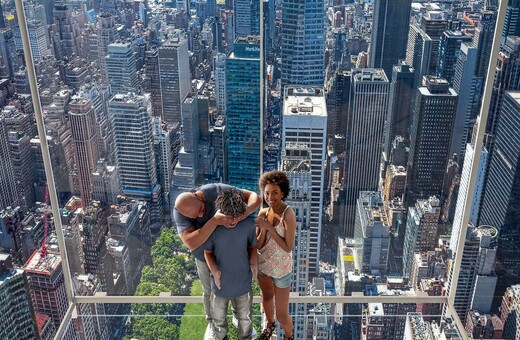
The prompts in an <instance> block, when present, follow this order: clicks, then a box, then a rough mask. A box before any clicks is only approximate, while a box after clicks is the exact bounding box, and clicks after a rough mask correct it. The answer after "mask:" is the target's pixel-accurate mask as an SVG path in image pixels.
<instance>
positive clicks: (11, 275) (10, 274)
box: [0, 6, 38, 339]
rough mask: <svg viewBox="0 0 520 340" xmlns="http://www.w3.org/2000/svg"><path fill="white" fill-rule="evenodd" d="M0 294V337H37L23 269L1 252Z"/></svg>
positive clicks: (9, 256)
mask: <svg viewBox="0 0 520 340" xmlns="http://www.w3.org/2000/svg"><path fill="white" fill-rule="evenodd" d="M0 7H1V6H0ZM0 14H1V13H0ZM0 296H1V297H2V298H1V302H0V324H1V325H2V327H1V328H0V337H1V338H2V339H37V338H38V330H37V329H36V319H35V317H34V310H33V308H32V305H31V299H30V296H29V290H28V286H27V279H26V275H25V273H24V271H23V269H21V268H16V267H15V266H14V265H13V259H12V257H11V255H8V254H2V253H0Z"/></svg>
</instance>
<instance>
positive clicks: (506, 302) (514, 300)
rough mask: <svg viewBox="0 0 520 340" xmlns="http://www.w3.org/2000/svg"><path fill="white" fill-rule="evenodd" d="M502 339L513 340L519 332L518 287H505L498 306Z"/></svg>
mask: <svg viewBox="0 0 520 340" xmlns="http://www.w3.org/2000/svg"><path fill="white" fill-rule="evenodd" d="M500 312H501V314H500V319H501V320H502V322H503V323H504V334H503V336H504V338H505V339H514V338H515V336H517V335H518V332H519V331H520V285H514V286H511V287H507V289H506V292H505V294H504V297H503V298H502V304H501V306H500Z"/></svg>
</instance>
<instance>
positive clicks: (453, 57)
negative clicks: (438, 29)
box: [436, 31, 471, 84]
mask: <svg viewBox="0 0 520 340" xmlns="http://www.w3.org/2000/svg"><path fill="white" fill-rule="evenodd" d="M470 41H471V37H470V36H468V35H465V34H464V33H463V32H461V31H444V32H443V33H442V35H441V38H440V43H439V60H438V63H437V72H436V75H437V76H438V77H441V78H444V79H446V80H447V81H448V82H449V83H450V84H452V83H453V76H454V73H455V63H456V62H457V57H458V55H459V54H460V46H461V44H463V43H469V42H470Z"/></svg>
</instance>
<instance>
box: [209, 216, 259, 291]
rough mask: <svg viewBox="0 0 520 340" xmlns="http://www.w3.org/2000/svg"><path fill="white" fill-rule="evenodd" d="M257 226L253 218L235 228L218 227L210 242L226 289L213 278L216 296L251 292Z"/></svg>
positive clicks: (241, 222) (212, 287)
mask: <svg viewBox="0 0 520 340" xmlns="http://www.w3.org/2000/svg"><path fill="white" fill-rule="evenodd" d="M256 244H257V240H256V226H255V223H254V222H253V220H252V219H250V218H246V219H245V220H243V221H240V222H239V223H238V224H237V225H236V226H235V227H234V228H226V227H224V226H218V227H217V229H215V231H214V232H213V234H211V237H210V238H209V239H208V241H207V242H206V247H207V249H208V250H211V251H213V254H214V255H215V258H216V259H217V267H218V270H220V272H221V274H222V275H221V276H220V283H221V287H222V289H218V288H217V286H216V285H215V280H214V279H213V276H212V277H211V291H212V292H213V294H215V295H216V296H220V297H224V298H236V297H239V296H242V295H244V294H246V293H248V292H250V291H251V289H252V288H251V282H252V280H253V275H252V273H251V267H250V264H249V251H248V248H249V247H255V246H256Z"/></svg>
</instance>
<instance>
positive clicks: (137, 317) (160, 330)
mask: <svg viewBox="0 0 520 340" xmlns="http://www.w3.org/2000/svg"><path fill="white" fill-rule="evenodd" d="M155 307H158V306H151V305H139V306H136V305H127V304H118V305H112V306H111V307H109V306H108V305H106V304H105V305H104V307H103V306H102V305H99V304H96V305H92V304H87V305H81V304H80V305H78V314H77V315H75V316H74V318H73V320H72V324H73V328H74V330H75V331H76V332H77V334H78V335H80V333H81V332H83V336H87V334H88V333H89V332H90V334H91V335H92V334H96V337H95V338H96V339H104V338H107V337H112V338H114V339H123V338H125V339H127V338H167V339H203V338H205V336H206V337H207V336H208V334H206V333H207V332H208V331H207V322H206V320H205V318H204V314H203V310H202V305H196V304H186V305H184V304H177V305H171V306H169V307H168V308H165V305H162V306H161V307H160V308H158V309H156V308H155ZM423 307H424V306H420V305H415V304H384V303H383V304H382V303H374V304H348V305H347V304H344V305H335V304H332V305H331V304H326V303H320V304H290V307H289V308H290V310H291V314H290V316H291V320H292V325H293V334H294V337H295V339H328V338H331V337H333V338H336V339H396V340H397V339H399V340H400V339H415V338H423V339H431V340H434V339H441V338H443V336H445V337H446V338H447V339H462V337H461V335H460V332H459V331H458V330H457V328H456V327H455V324H454V322H453V320H451V319H447V318H443V317H441V316H440V315H438V314H426V313H425V311H426V310H425V309H422V310H423V312H418V311H417V310H418V309H419V308H423ZM94 308H95V311H94ZM259 308H260V306H259V304H254V306H253V328H254V332H255V333H256V334H260V333H261V332H262V330H264V329H266V328H267V325H266V323H265V322H266V321H265V315H263V314H262V315H261V314H260V313H259V311H260V309H259ZM80 311H81V313H79V312H80ZM103 311H104V312H103ZM130 311H131V312H130ZM94 312H96V313H97V314H96V313H94ZM227 323H228V332H229V333H228V334H229V337H230V339H236V338H237V327H238V321H237V320H236V319H234V317H233V313H232V312H231V310H229V311H228V313H227ZM473 326H476V325H473ZM478 331H482V332H483V333H481V334H493V336H496V335H497V334H499V331H495V330H494V329H493V327H492V326H490V325H488V326H487V327H486V329H485V331H484V330H483V329H479V330H478ZM478 331H477V330H475V331H474V333H473V336H475V335H476V334H478V333H477V332H478ZM217 332H219V330H217ZM273 332H274V334H277V335H278V339H283V334H284V328H283V326H282V325H281V324H280V323H276V324H275V327H274V328H273ZM489 332H491V333H489ZM224 334H225V332H224ZM87 338H88V336H87Z"/></svg>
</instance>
